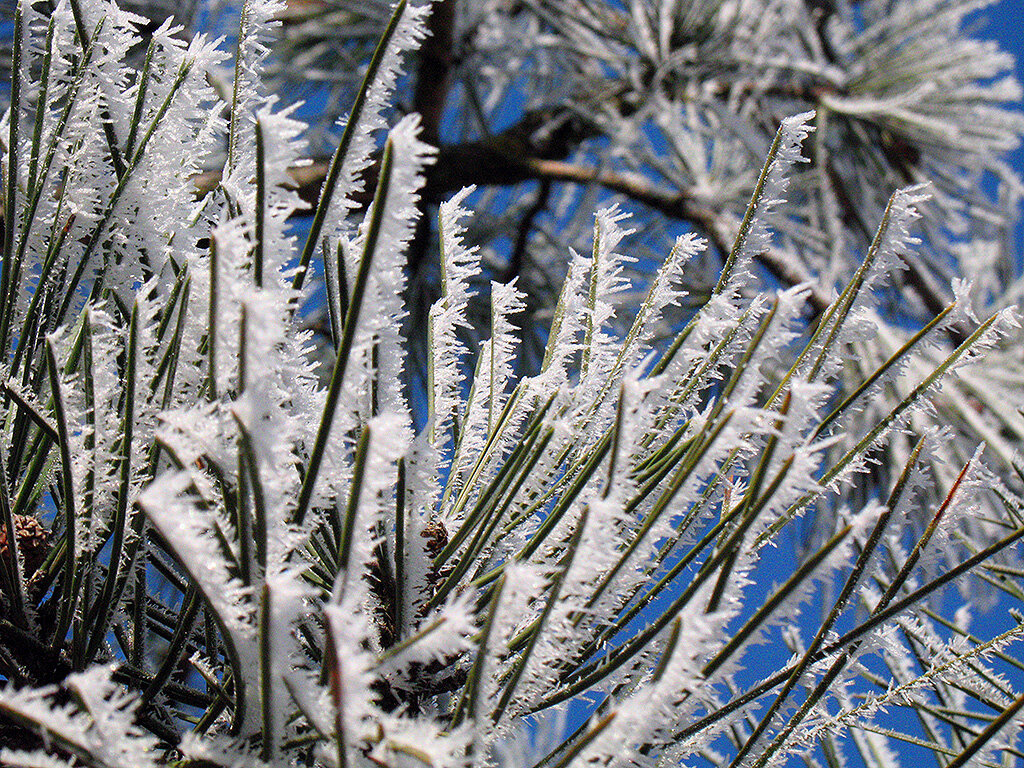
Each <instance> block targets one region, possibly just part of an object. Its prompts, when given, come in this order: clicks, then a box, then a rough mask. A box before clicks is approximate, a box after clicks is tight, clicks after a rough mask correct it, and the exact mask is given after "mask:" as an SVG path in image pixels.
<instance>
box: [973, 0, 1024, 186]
mask: <svg viewBox="0 0 1024 768" xmlns="http://www.w3.org/2000/svg"><path fill="white" fill-rule="evenodd" d="M983 15H984V16H987V17H988V24H987V25H986V26H985V27H984V28H983V29H982V36H983V37H990V38H992V39H994V40H998V41H999V43H1000V44H1001V45H1002V47H1003V48H1004V49H1005V50H1007V51H1009V52H1010V53H1012V54H1014V55H1015V56H1016V57H1017V78H1018V79H1019V80H1020V81H1021V82H1022V83H1024V0H1001V2H999V3H996V4H995V5H993V6H992V7H991V8H989V9H988V10H987V11H986V12H985V13H984V14H983ZM1016 165H1017V169H1018V172H1020V173H1022V174H1024V151H1021V150H1017V152H1016Z"/></svg>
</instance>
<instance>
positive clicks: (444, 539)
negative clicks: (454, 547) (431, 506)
mask: <svg viewBox="0 0 1024 768" xmlns="http://www.w3.org/2000/svg"><path fill="white" fill-rule="evenodd" d="M420 536H422V537H423V538H424V539H426V542H424V544H423V548H424V549H425V550H426V552H427V554H428V555H430V556H431V557H437V556H438V555H439V554H441V550H442V549H444V548H445V547H447V546H448V531H447V530H445V527H444V523H442V522H441V521H439V520H430V521H429V522H428V523H427V524H426V525H424V526H423V530H422V531H420Z"/></svg>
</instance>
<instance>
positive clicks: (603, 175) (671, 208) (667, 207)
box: [528, 160, 829, 315]
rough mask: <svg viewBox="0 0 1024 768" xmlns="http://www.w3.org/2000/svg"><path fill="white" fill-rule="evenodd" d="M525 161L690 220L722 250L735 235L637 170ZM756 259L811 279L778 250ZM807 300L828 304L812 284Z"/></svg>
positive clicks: (548, 175)
mask: <svg viewBox="0 0 1024 768" xmlns="http://www.w3.org/2000/svg"><path fill="white" fill-rule="evenodd" d="M528 163H529V165H530V167H531V168H532V169H533V170H534V171H535V172H536V173H537V175H538V177H539V178H542V179H550V180H557V181H571V182H575V183H577V184H599V185H601V186H602V187H604V188H605V189H608V190H610V191H612V192H618V193H619V194H622V195H625V196H626V197H629V198H630V199H632V200H636V201H637V202H640V203H643V204H644V205H646V206H647V207H649V208H652V209H654V210H656V211H658V212H659V213H663V214H664V215H666V216H668V217H670V218H673V219H681V220H684V221H689V222H691V223H693V224H695V225H696V226H698V227H699V228H700V229H701V230H702V231H703V232H704V233H705V234H706V235H707V236H708V237H709V238H710V239H711V241H712V242H713V243H714V244H715V247H716V248H718V250H719V251H721V252H722V253H728V252H729V250H730V248H731V247H732V246H731V243H732V242H733V240H734V239H735V238H736V232H735V231H734V227H733V226H732V225H730V224H729V223H728V222H727V221H725V220H724V219H723V217H722V215H721V212H720V211H717V210H715V209H714V208H713V207H711V206H709V205H706V204H703V203H701V202H700V201H699V200H697V199H696V198H695V196H693V195H692V194H690V193H688V192H687V191H686V190H677V191H669V190H666V189H663V188H660V187H657V186H655V185H653V184H652V183H651V182H650V180H649V179H647V178H646V177H644V176H641V175H640V174H621V173H610V172H607V171H601V170H599V169H596V168H587V167H582V166H578V165H573V164H572V163H566V162H560V161H557V160H529V161H528ZM757 260H758V261H759V262H760V263H761V265H762V266H763V267H764V268H765V269H767V270H768V271H769V272H770V273H771V274H772V275H773V276H774V277H775V278H776V279H777V280H779V281H781V282H783V283H785V284H786V285H798V284H800V283H813V281H814V279H813V277H812V276H811V275H810V274H808V273H807V272H805V271H804V270H803V268H802V267H801V266H800V265H799V264H798V263H797V262H795V261H794V260H792V259H791V258H789V257H787V255H786V254H785V253H782V252H781V251H777V250H775V249H769V250H768V251H765V252H764V253H761V254H759V255H758V256H757ZM808 301H809V302H810V304H811V306H812V307H813V308H814V312H815V314H816V315H819V314H821V313H822V312H824V311H825V310H826V309H827V308H828V305H829V300H828V297H827V296H825V295H824V294H823V293H822V292H821V291H820V289H818V288H815V287H812V288H811V292H810V295H809V297H808Z"/></svg>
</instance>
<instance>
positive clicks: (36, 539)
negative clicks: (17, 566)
mask: <svg viewBox="0 0 1024 768" xmlns="http://www.w3.org/2000/svg"><path fill="white" fill-rule="evenodd" d="M14 536H15V538H17V540H18V549H19V551H20V552H21V558H22V566H23V567H24V569H25V578H26V579H27V578H31V576H32V574H34V573H35V572H36V570H38V568H39V566H40V565H42V564H43V560H45V559H46V553H47V552H48V551H49V549H50V531H49V530H47V528H46V526H44V525H43V524H42V523H40V522H39V521H38V520H36V518H34V517H32V516H31V515H15V516H14ZM10 556H11V554H10V550H9V549H8V548H7V530H6V528H5V527H4V526H3V525H0V557H2V558H3V559H4V560H6V559H7V558H9V557H10Z"/></svg>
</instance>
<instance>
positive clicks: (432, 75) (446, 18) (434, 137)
mask: <svg viewBox="0 0 1024 768" xmlns="http://www.w3.org/2000/svg"><path fill="white" fill-rule="evenodd" d="M454 28H455V0H439V1H438V2H435V3H434V7H433V8H432V9H431V11H430V18H429V19H428V20H427V38H426V40H424V41H423V44H422V45H421V46H420V50H419V59H420V64H419V69H418V71H417V73H416V91H415V93H414V94H413V100H412V103H413V111H414V112H419V114H420V117H421V118H422V120H423V122H422V126H423V130H422V133H421V134H420V137H421V138H422V139H423V141H425V142H427V143H428V144H433V145H434V146H437V145H438V144H439V143H440V139H439V137H440V129H441V117H442V115H443V114H444V107H445V104H447V102H448V87H449V84H450V80H451V69H452V39H453V30H454Z"/></svg>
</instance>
